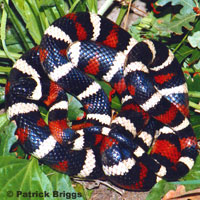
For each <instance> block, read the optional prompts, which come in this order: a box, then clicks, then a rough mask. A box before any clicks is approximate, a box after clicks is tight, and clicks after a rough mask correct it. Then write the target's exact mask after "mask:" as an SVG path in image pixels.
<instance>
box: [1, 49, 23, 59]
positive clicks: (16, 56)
mask: <svg viewBox="0 0 200 200" xmlns="http://www.w3.org/2000/svg"><path fill="white" fill-rule="evenodd" d="M9 54H10V55H11V56H12V57H13V58H14V59H18V58H19V57H20V56H21V54H18V53H13V52H9ZM0 58H9V57H8V55H7V54H6V53H5V52H4V51H2V50H0Z"/></svg>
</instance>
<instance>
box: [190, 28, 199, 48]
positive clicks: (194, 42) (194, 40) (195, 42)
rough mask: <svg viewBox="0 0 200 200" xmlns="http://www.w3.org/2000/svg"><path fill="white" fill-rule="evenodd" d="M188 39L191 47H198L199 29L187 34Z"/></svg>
mask: <svg viewBox="0 0 200 200" xmlns="http://www.w3.org/2000/svg"><path fill="white" fill-rule="evenodd" d="M188 41H189V43H190V44H191V46H192V47H193V48H195V47H198V48H199V49H200V31H197V32H195V33H194V34H193V35H192V36H188Z"/></svg>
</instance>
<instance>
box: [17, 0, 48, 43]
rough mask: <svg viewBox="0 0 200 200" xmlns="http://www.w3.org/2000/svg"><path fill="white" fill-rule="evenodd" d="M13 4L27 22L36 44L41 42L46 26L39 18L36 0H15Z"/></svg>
mask: <svg viewBox="0 0 200 200" xmlns="http://www.w3.org/2000/svg"><path fill="white" fill-rule="evenodd" d="M13 4H14V6H15V7H16V9H17V11H18V12H19V14H20V15H21V17H22V19H23V20H24V22H25V23H26V26H27V29H28V30H29V33H30V34H31V36H32V38H33V40H34V41H35V43H36V44H39V43H40V41H41V38H42V34H43V31H44V28H45V27H44V25H42V24H41V20H40V18H39V14H40V13H39V10H38V8H37V6H36V5H35V1H32V0H28V1H24V0H15V1H13Z"/></svg>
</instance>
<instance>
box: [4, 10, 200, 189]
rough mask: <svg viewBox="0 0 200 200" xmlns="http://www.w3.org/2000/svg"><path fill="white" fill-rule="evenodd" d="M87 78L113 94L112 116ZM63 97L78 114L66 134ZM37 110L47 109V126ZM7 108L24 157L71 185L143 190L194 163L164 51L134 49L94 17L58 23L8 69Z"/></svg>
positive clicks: (176, 81) (177, 82) (144, 46)
mask: <svg viewBox="0 0 200 200" xmlns="http://www.w3.org/2000/svg"><path fill="white" fill-rule="evenodd" d="M87 74H92V75H94V76H95V77H96V78H97V79H100V80H104V81H105V82H107V83H109V84H110V85H111V86H112V88H113V91H115V94H116V95H118V97H119V99H120V101H121V104H122V106H121V110H120V112H119V113H118V114H117V115H116V116H115V117H113V116H112V114H111V103H110V101H109V98H108V97H107V95H106V94H105V92H104V90H103V89H102V88H101V86H100V85H99V84H98V83H97V82H95V81H94V80H93V79H92V78H91V77H90V76H88V75H87ZM66 93H70V94H72V95H73V96H74V97H76V98H77V99H78V100H79V101H80V102H81V104H82V105H83V108H84V111H85V113H86V117H85V121H84V123H82V124H78V125H76V126H72V127H70V126H69V125H68V123H67V120H66V116H67V111H68V99H67V95H66ZM40 105H43V106H45V107H47V109H48V110H49V115H48V125H47V124H46V123H45V121H44V120H43V119H42V117H41V114H40V111H39V106H40ZM6 109H7V113H8V116H9V118H10V119H11V120H14V121H15V122H16V124H17V131H16V135H17V136H18V140H19V142H20V143H21V145H22V147H23V148H24V150H25V151H26V152H27V153H29V154H32V155H33V156H34V157H36V158H38V159H39V160H40V161H41V162H42V163H44V164H46V165H49V166H50V167H52V168H53V169H55V170H57V171H59V172H62V173H66V174H68V175H70V176H75V177H76V176H77V177H81V178H87V179H103V180H109V181H111V182H112V183H113V184H115V185H117V186H119V187H122V188H124V189H128V190H149V189H150V188H151V187H152V186H153V185H154V184H155V183H156V182H157V181H159V180H160V179H162V178H164V179H166V180H177V179H179V178H180V177H182V176H184V175H185V174H186V173H187V172H188V171H189V170H190V169H191V168H192V167H193V165H194V162H195V159H196V156H197V141H196V137H195V134H194V132H193V129H192V127H191V124H190V122H189V120H188V116H189V109H188V94H187V86H186V83H185V80H184V76H183V73H182V70H181V67H180V65H179V64H178V62H177V60H176V58H175V57H174V55H173V54H172V52H171V51H170V50H169V49H168V48H166V47H165V46H164V45H163V44H162V43H160V42H156V41H151V40H144V41H142V42H137V41H136V40H135V39H134V38H132V37H131V36H130V34H129V33H128V32H126V31H125V30H123V29H122V28H120V27H119V26H117V25H116V24H115V23H113V22H111V21H110V20H108V19H106V18H104V17H101V16H98V15H96V14H91V13H71V14H67V15H66V16H64V17H62V18H60V19H58V20H56V21H55V22H54V23H53V24H52V25H51V26H50V27H49V28H48V29H47V30H46V31H45V33H44V36H43V38H42V41H41V44H40V45H39V46H37V47H35V48H33V49H31V50H30V51H28V52H27V53H25V54H24V55H23V56H22V57H21V58H20V59H19V60H18V61H17V62H16V63H15V64H14V66H13V69H12V70H11V73H10V77H9V80H8V82H7V85H6ZM152 144H153V145H152ZM151 145H152V147H151ZM150 147H151V152H150V154H148V153H147V152H148V150H149V148H150Z"/></svg>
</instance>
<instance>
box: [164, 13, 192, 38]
mask: <svg viewBox="0 0 200 200" xmlns="http://www.w3.org/2000/svg"><path fill="white" fill-rule="evenodd" d="M195 18H196V15H195V14H187V15H182V14H177V15H175V16H174V18H173V21H172V22H170V23H167V24H165V26H166V30H167V31H168V32H174V33H176V34H178V35H181V34H182V33H183V31H182V28H183V27H184V28H186V29H188V30H192V29H193V26H192V25H191V24H190V23H193V22H194V20H195Z"/></svg>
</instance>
